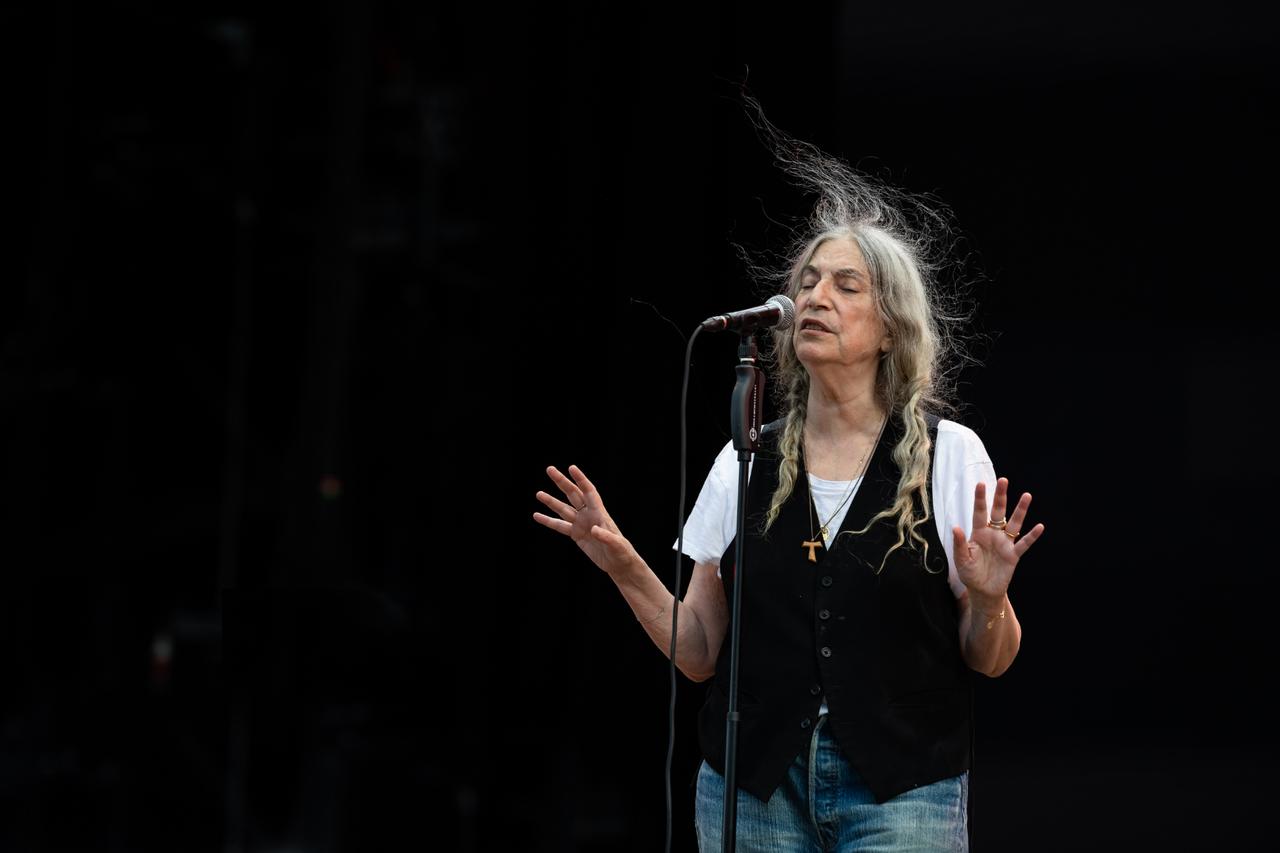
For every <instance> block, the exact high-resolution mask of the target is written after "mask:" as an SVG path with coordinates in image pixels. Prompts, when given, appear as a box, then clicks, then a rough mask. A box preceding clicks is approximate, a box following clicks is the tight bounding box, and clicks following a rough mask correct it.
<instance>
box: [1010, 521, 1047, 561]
mask: <svg viewBox="0 0 1280 853" xmlns="http://www.w3.org/2000/svg"><path fill="white" fill-rule="evenodd" d="M1041 533H1044V525H1043V524H1037V525H1036V526H1035V527H1033V528H1031V529H1030V530H1028V531H1027V532H1026V534H1024V535H1023V536H1021V537H1019V539H1018V541H1017V542H1015V543H1013V552H1014V553H1015V554H1017V555H1018V558H1019V559H1021V558H1022V555H1023V554H1025V553H1027V549H1028V548H1030V547H1031V546H1032V545H1034V544H1035V543H1036V540H1037V539H1039V538H1040V534H1041Z"/></svg>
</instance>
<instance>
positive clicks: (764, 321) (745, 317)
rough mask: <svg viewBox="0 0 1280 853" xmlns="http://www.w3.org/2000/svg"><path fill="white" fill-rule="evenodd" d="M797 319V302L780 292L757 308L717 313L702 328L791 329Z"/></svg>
mask: <svg viewBox="0 0 1280 853" xmlns="http://www.w3.org/2000/svg"><path fill="white" fill-rule="evenodd" d="M795 321H796V304H795V303H794V302H792V301H791V298H790V297H788V296H783V295H782V294H781V293H779V294H778V295H777V296H771V297H769V301H768V302H766V303H765V304H763V305H761V306H759V307H757V308H748V309H746V310H745V311H733V312H731V313H729V314H717V315H715V316H714V317H708V318H707V319H705V320H703V321H702V328H703V329H706V330H707V331H709V332H722V331H725V330H726V329H735V330H737V331H739V332H750V331H752V330H753V329H757V328H768V327H769V326H777V327H778V328H779V329H789V328H791V325H792V324H793V323H795Z"/></svg>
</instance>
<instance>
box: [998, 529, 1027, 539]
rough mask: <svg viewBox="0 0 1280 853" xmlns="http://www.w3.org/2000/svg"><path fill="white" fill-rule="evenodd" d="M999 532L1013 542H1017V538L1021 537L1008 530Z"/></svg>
mask: <svg viewBox="0 0 1280 853" xmlns="http://www.w3.org/2000/svg"><path fill="white" fill-rule="evenodd" d="M1000 532H1001V533H1003V534H1004V535H1005V536H1008V537H1009V538H1010V539H1012V540H1014V541H1015V542H1016V541H1017V540H1018V537H1019V536H1020V535H1022V534H1020V533H1015V532H1014V531H1012V530H1008V529H1006V530H1002V531H1000Z"/></svg>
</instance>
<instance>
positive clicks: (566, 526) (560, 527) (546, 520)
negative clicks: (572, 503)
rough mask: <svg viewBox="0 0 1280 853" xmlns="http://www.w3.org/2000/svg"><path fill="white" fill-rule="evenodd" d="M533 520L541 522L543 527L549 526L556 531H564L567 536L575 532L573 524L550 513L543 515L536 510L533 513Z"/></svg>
mask: <svg viewBox="0 0 1280 853" xmlns="http://www.w3.org/2000/svg"><path fill="white" fill-rule="evenodd" d="M533 520H534V521H536V522H538V523H539V524H541V525H542V526H543V527H549V528H551V529H552V530H554V531H555V532H556V533H563V534H564V535H565V536H569V535H571V534H572V533H573V525H572V524H570V523H569V522H567V521H565V520H563V519H560V518H552V517H551V516H549V515H543V514H542V513H540V512H535V513H534V514H533Z"/></svg>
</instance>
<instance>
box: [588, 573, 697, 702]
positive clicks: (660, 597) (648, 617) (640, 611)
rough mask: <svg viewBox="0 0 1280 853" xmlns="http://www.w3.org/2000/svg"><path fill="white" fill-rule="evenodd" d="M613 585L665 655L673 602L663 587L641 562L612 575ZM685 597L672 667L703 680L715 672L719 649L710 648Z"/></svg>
mask: <svg viewBox="0 0 1280 853" xmlns="http://www.w3.org/2000/svg"><path fill="white" fill-rule="evenodd" d="M613 582H614V583H615V584H617V587H618V591H619V592H621V593H622V597H623V598H624V599H626V602H627V604H629V605H630V606H631V610H632V612H633V613H634V614H635V617H636V621H637V622H639V623H640V626H641V627H642V628H643V629H644V632H645V633H646V634H648V635H649V639H651V640H653V642H654V645H656V646H657V647H658V648H659V649H660V650H661V651H662V653H663V654H664V655H669V654H670V652H671V622H672V619H673V618H674V615H675V603H674V599H673V596H672V594H671V591H670V590H669V589H667V586H666V584H664V583H663V582H662V580H661V579H659V578H658V576H657V575H656V574H654V572H653V570H652V569H650V568H649V566H648V565H646V564H644V563H643V562H641V563H640V565H638V566H635V567H634V568H633V569H632V570H631V571H629V572H628V573H627V574H626V575H624V576H621V577H619V576H613ZM689 598H690V596H688V595H686V596H685V599H686V601H685V602H682V603H681V604H680V605H679V608H680V617H679V619H678V630H679V634H678V636H677V637H676V668H677V669H679V670H680V671H681V672H682V673H684V675H685V676H686V677H687V678H689V679H692V680H693V681H705V680H706V679H707V678H709V677H710V676H711V675H712V674H713V673H714V672H715V666H716V660H715V658H716V653H718V651H719V649H718V648H715V649H712V647H711V645H712V644H711V643H709V642H708V637H707V631H706V627H705V625H704V623H703V620H702V619H701V618H700V616H699V614H698V611H697V608H696V606H693V605H692V604H691V603H687V602H688V600H689Z"/></svg>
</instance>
